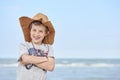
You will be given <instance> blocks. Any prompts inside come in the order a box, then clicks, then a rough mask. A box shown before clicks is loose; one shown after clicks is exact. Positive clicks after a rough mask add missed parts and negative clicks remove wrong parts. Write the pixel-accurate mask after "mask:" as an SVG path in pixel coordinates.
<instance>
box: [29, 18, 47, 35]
mask: <svg viewBox="0 0 120 80" xmlns="http://www.w3.org/2000/svg"><path fill="white" fill-rule="evenodd" d="M33 24H34V25H36V26H40V25H42V26H44V27H45V28H46V33H47V32H48V31H49V29H48V27H47V26H46V25H44V24H42V22H41V21H38V20H35V21H33V22H31V24H30V26H29V27H30V29H31V28H32V25H33Z"/></svg>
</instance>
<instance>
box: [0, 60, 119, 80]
mask: <svg viewBox="0 0 120 80" xmlns="http://www.w3.org/2000/svg"><path fill="white" fill-rule="evenodd" d="M16 68H17V60H16V59H0V80H16ZM47 80H120V59H56V67H55V70H54V71H53V72H48V78H47Z"/></svg>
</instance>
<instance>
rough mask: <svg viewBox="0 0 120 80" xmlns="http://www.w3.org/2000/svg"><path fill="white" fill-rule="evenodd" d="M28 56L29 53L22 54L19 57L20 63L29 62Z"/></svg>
mask: <svg viewBox="0 0 120 80" xmlns="http://www.w3.org/2000/svg"><path fill="white" fill-rule="evenodd" d="M29 57H30V55H29V54H23V55H22V57H21V58H22V61H20V62H21V64H23V65H27V64H30V62H29Z"/></svg>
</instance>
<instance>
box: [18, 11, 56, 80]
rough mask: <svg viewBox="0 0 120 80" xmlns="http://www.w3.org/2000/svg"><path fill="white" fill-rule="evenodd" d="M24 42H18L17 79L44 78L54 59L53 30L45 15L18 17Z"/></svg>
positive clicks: (52, 66)
mask: <svg viewBox="0 0 120 80" xmlns="http://www.w3.org/2000/svg"><path fill="white" fill-rule="evenodd" d="M20 24H21V27H22V30H23V33H24V38H25V42H24V43H21V44H20V52H19V53H20V57H19V60H18V61H19V65H18V69H17V80H46V73H47V71H53V69H54V66H55V60H54V55H53V49H52V46H51V45H52V44H53V42H54V36H55V30H54V28H53V25H52V23H51V22H50V21H48V18H47V16H46V15H44V14H41V13H38V14H36V15H35V16H34V17H33V18H29V17H26V16H23V17H20Z"/></svg>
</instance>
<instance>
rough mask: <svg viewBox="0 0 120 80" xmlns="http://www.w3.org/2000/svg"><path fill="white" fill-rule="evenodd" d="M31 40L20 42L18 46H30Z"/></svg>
mask: <svg viewBox="0 0 120 80" xmlns="http://www.w3.org/2000/svg"><path fill="white" fill-rule="evenodd" d="M30 45H31V42H21V43H20V46H30Z"/></svg>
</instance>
